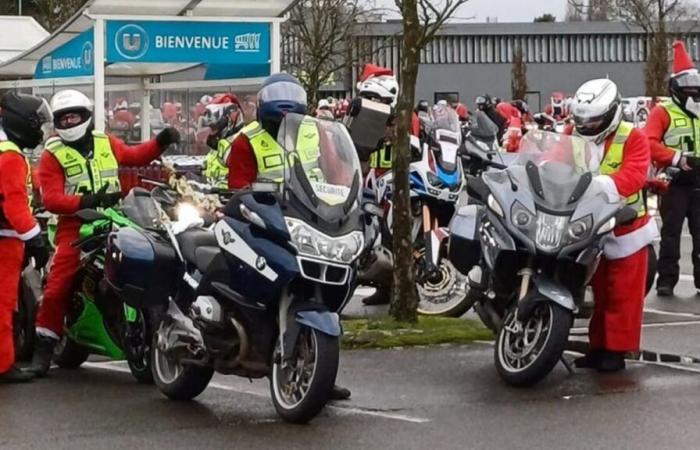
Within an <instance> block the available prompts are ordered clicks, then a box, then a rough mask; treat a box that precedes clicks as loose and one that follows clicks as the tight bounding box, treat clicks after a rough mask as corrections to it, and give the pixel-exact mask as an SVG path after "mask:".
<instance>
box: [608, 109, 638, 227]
mask: <svg viewBox="0 0 700 450" xmlns="http://www.w3.org/2000/svg"><path fill="white" fill-rule="evenodd" d="M632 130H634V125H632V124H631V123H629V122H621V123H620V126H618V127H617V131H616V132H615V137H613V140H612V143H611V144H610V148H608V152H607V153H606V154H605V157H604V158H603V160H602V161H601V162H600V173H601V174H603V175H612V174H614V173H615V172H617V171H619V170H620V167H621V166H622V160H623V156H624V150H625V143H626V142H627V139H628V138H629V137H630V135H631V134H632ZM627 205H628V206H631V207H633V208H634V209H636V210H637V217H643V216H644V215H646V213H647V210H646V205H645V204H644V193H643V191H641V190H640V191H639V192H636V193H635V194H632V195H630V196H629V197H627Z"/></svg>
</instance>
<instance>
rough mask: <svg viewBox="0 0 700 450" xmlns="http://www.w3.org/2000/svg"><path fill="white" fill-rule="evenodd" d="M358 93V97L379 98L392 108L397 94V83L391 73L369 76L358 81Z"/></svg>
mask: <svg viewBox="0 0 700 450" xmlns="http://www.w3.org/2000/svg"><path fill="white" fill-rule="evenodd" d="M358 93H359V95H360V97H364V98H367V99H370V100H379V101H381V102H382V103H386V104H388V105H391V107H392V108H393V107H394V106H396V98H397V97H398V95H399V83H398V82H397V81H396V78H395V77H394V76H393V75H380V76H376V77H371V78H368V79H367V80H365V81H363V82H360V83H359V86H358Z"/></svg>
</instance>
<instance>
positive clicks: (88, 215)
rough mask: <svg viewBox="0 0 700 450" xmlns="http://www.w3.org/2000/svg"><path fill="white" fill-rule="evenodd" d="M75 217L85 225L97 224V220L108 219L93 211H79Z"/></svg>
mask: <svg viewBox="0 0 700 450" xmlns="http://www.w3.org/2000/svg"><path fill="white" fill-rule="evenodd" d="M75 216H76V217H77V218H78V219H80V220H81V221H83V222H85V223H90V222H97V221H98V220H103V219H108V217H107V216H105V215H104V214H102V213H101V212H99V211H95V210H94V209H81V210H80V211H78V212H76V213H75Z"/></svg>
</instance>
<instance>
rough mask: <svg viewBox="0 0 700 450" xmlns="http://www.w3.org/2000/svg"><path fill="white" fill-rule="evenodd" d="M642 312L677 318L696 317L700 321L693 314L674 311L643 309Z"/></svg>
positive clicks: (699, 317)
mask: <svg viewBox="0 0 700 450" xmlns="http://www.w3.org/2000/svg"><path fill="white" fill-rule="evenodd" d="M644 312H648V313H652V314H663V315H666V316H677V317H697V318H698V319H700V316H698V315H697V314H693V313H684V312H674V311H664V310H661V309H654V308H644Z"/></svg>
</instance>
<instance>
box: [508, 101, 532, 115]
mask: <svg viewBox="0 0 700 450" xmlns="http://www.w3.org/2000/svg"><path fill="white" fill-rule="evenodd" d="M510 104H511V105H513V106H515V107H516V108H518V111H520V113H521V114H528V113H529V112H530V108H529V107H528V106H527V103H526V102H525V101H524V100H513V101H512V102H511V103H510Z"/></svg>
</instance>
